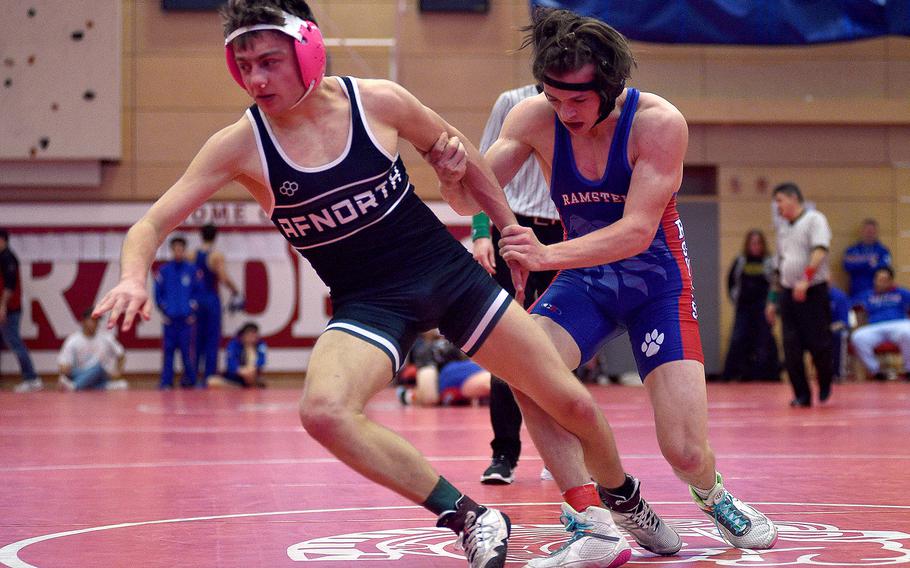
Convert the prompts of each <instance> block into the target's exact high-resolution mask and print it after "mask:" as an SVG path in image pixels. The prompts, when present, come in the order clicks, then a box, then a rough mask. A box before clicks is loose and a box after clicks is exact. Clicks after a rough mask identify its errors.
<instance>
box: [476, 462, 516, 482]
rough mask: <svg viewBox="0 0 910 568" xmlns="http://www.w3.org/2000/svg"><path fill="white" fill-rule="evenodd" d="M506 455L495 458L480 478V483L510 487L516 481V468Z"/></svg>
mask: <svg viewBox="0 0 910 568" xmlns="http://www.w3.org/2000/svg"><path fill="white" fill-rule="evenodd" d="M516 465H517V464H515V463H513V462H512V460H510V459H509V458H508V457H507V456H505V455H498V456H493V461H492V462H490V467H488V468H487V469H486V470H485V471H484V472H483V475H481V476H480V482H481V483H483V484H485V485H509V484H510V483H512V482H513V481H515V466H516Z"/></svg>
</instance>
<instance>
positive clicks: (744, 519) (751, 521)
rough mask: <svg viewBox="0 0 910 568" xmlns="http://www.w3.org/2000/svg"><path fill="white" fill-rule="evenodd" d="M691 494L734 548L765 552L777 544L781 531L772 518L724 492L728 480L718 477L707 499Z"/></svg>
mask: <svg viewBox="0 0 910 568" xmlns="http://www.w3.org/2000/svg"><path fill="white" fill-rule="evenodd" d="M689 493H691V494H692V498H693V499H694V500H695V504H696V505H698V506H699V507H700V508H701V510H702V511H704V512H705V514H706V515H708V516H709V517H711V518H712V519H714V525H715V526H716V527H717V530H719V531H720V534H721V536H722V537H723V538H724V540H725V541H727V542H728V543H729V544H730V545H731V546H735V547H736V548H749V549H752V550H763V549H766V548H771V547H773V546H774V543H775V542H777V527H775V526H774V523H772V522H771V520H770V519H768V517H766V516H764V515H763V514H761V513H760V512H759V511H758V510H756V509H755V508H754V507H750V506H749V505H746V504H745V503H743V502H742V501H740V500H739V499H737V498H736V497H734V496H733V495H731V494H730V492H729V491H727V490H726V489H724V480H723V478H722V477H721V475H720V474H719V473H718V474H717V482H716V483H715V484H714V488H713V489H711V492H710V493H709V494H708V496H707V497H705V498H701V497H699V495H698V493H696V492H695V489H693V488H692V487H691V486H690V487H689Z"/></svg>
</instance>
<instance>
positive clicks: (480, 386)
mask: <svg viewBox="0 0 910 568" xmlns="http://www.w3.org/2000/svg"><path fill="white" fill-rule="evenodd" d="M410 357H411V362H412V364H413V365H414V366H415V367H416V369H417V371H416V377H415V385H414V387H413V388H408V387H406V386H404V385H402V386H399V387H398V400H399V401H400V402H401V403H402V404H405V405H409V404H415V405H419V406H436V405H440V406H455V405H463V404H471V403H472V402H474V401H479V400H482V399H486V398H489V396H490V373H489V371H485V370H484V369H483V368H482V367H480V365H478V364H477V363H474V362H473V361H470V360H468V359H467V358H466V357H465V356H464V354H463V353H462V352H461V351H460V350H459V349H458V348H457V347H455V346H454V345H453V344H452V343H450V342H449V341H447V340H446V339H445V338H443V337H441V336H440V335H439V334H438V333H437V332H436V331H431V332H427V333H425V334H424V335H423V336H421V337H419V338H418V340H417V342H416V343H415V344H414V348H413V349H412V350H411V355H410Z"/></svg>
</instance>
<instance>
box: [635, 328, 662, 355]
mask: <svg viewBox="0 0 910 568" xmlns="http://www.w3.org/2000/svg"><path fill="white" fill-rule="evenodd" d="M663 342H664V334H663V333H658V332H657V330H656V329H655V330H654V331H652V332H651V333H646V334H645V340H644V341H642V342H641V352H642V353H644V354H645V357H653V356H654V355H656V354H657V352H658V351H660V346H661V345H663Z"/></svg>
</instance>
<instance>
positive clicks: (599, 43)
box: [521, 8, 635, 99]
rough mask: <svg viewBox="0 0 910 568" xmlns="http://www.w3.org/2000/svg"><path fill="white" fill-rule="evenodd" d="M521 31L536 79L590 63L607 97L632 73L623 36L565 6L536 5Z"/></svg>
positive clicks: (632, 60)
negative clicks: (528, 23)
mask: <svg viewBox="0 0 910 568" xmlns="http://www.w3.org/2000/svg"><path fill="white" fill-rule="evenodd" d="M532 20H533V21H532V23H531V25H529V26H525V27H523V28H522V30H521V31H523V32H525V33H526V35H525V38H524V41H523V42H522V44H521V47H522V49H524V48H526V47H533V49H534V55H533V59H532V64H531V71H532V73H533V74H534V78H535V79H536V80H537V81H538V82H543V81H544V76H545V75H546V74H547V73H557V74H560V75H562V74H565V73H568V72H571V71H577V70H579V69H581V68H582V67H584V66H585V65H587V64H589V63H590V64H591V65H593V66H594V81H595V82H596V83H597V84H598V85H600V87H601V90H602V92H603V93H604V95H605V96H606V97H608V98H611V99H615V98H616V97H618V96H619V95H620V94H622V90H623V88H624V87H625V84H626V79H628V78H629V77H631V76H632V67H633V66H634V65H635V58H634V57H633V56H632V50H631V48H630V47H629V42H628V41H626V38H625V37H624V36H623V35H622V34H621V33H619V32H618V31H616V30H615V29H614V28H612V27H611V26H610V25H608V24H606V23H605V22H602V21H600V20H598V19H596V18H588V17H585V16H580V15H578V14H576V13H574V12H571V11H569V10H558V9H552V8H538V9H537V10H535V11H534V15H533V18H532Z"/></svg>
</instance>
